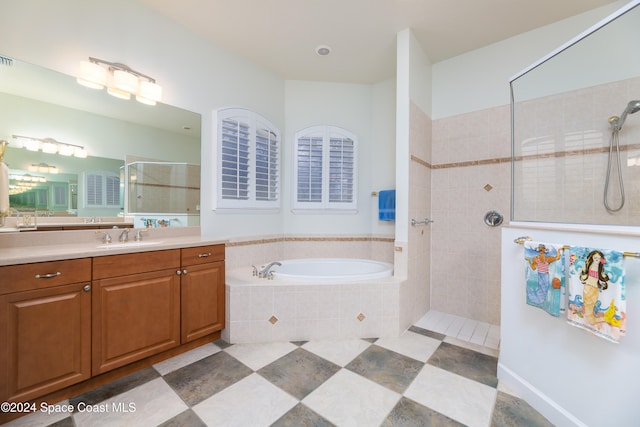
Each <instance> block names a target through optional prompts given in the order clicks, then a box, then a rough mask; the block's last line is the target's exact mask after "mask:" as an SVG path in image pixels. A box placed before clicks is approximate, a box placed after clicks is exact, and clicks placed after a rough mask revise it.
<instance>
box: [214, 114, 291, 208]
mask: <svg viewBox="0 0 640 427" xmlns="http://www.w3.org/2000/svg"><path fill="white" fill-rule="evenodd" d="M216 122H217V133H216V134H217V141H218V144H217V149H218V161H217V165H218V185H217V207H218V208H220V209H225V208H232V209H233V208H235V209H260V208H263V209H274V208H275V209H277V208H279V207H280V131H279V130H278V129H277V128H276V127H275V126H273V125H272V124H271V123H270V122H269V121H268V120H267V119H265V118H264V117H262V116H260V115H259V114H256V113H254V112H252V111H249V110H246V109H242V108H226V109H222V110H219V111H218V112H217V121H216Z"/></svg>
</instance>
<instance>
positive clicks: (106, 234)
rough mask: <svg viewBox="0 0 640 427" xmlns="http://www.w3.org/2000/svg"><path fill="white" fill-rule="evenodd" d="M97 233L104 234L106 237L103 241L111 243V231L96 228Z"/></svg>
mask: <svg viewBox="0 0 640 427" xmlns="http://www.w3.org/2000/svg"><path fill="white" fill-rule="evenodd" d="M96 234H104V238H103V239H102V243H104V244H107V245H108V244H109V243H111V240H113V239H111V235H110V234H109V233H107V232H106V231H102V230H96Z"/></svg>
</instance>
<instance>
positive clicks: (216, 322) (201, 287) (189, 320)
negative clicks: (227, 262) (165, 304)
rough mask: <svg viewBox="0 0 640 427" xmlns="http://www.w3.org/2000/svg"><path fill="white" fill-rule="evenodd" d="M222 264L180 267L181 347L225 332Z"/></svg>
mask: <svg viewBox="0 0 640 427" xmlns="http://www.w3.org/2000/svg"><path fill="white" fill-rule="evenodd" d="M224 286H225V281H224V261H218V262H211V263H208V264H199V265H191V266H186V267H183V270H182V282H181V296H182V298H181V304H182V343H186V342H189V341H192V340H194V339H197V338H200V337H203V336H205V335H208V334H211V333H213V332H216V331H220V330H222V329H223V328H224V323H225V289H224Z"/></svg>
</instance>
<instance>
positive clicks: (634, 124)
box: [511, 6, 640, 226]
mask: <svg viewBox="0 0 640 427" xmlns="http://www.w3.org/2000/svg"><path fill="white" fill-rule="evenodd" d="M638 40H640V7H637V6H635V7H631V8H629V10H628V11H627V12H626V13H624V14H622V15H621V16H619V17H617V18H616V19H614V20H612V21H611V22H609V23H608V24H607V25H604V26H603V27H601V28H599V29H597V30H595V31H587V32H585V34H584V35H583V37H581V38H579V39H576V41H575V42H573V43H569V44H568V45H567V46H565V47H564V48H563V49H559V50H558V51H556V52H554V53H552V54H551V55H549V56H548V57H546V58H544V59H543V60H541V61H539V62H538V63H537V64H534V65H533V66H532V67H530V68H529V69H527V70H525V71H524V72H522V73H520V74H519V75H517V76H515V77H514V78H513V79H512V81H511V96H512V126H513V129H512V130H513V132H512V135H513V141H512V143H513V147H512V155H513V162H512V167H513V170H512V180H513V182H512V191H513V197H512V212H511V213H512V221H534V222H557V223H578V224H609V225H634V226H636V225H640V114H635V115H634V113H636V112H637V111H639V110H640V54H639V53H638V52H639V51H638V47H637V42H638Z"/></svg>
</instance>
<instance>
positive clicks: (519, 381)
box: [498, 362, 588, 427]
mask: <svg viewBox="0 0 640 427" xmlns="http://www.w3.org/2000/svg"><path fill="white" fill-rule="evenodd" d="M498 379H499V380H500V383H501V384H504V385H506V386H507V387H508V388H510V389H512V390H513V391H514V392H516V394H517V395H518V397H520V398H521V399H523V400H524V401H526V402H527V403H528V404H529V405H531V406H532V407H533V408H534V409H535V410H536V411H538V412H540V413H541V414H542V415H543V416H544V417H545V418H546V419H547V420H549V421H550V422H551V423H552V424H554V425H555V426H557V427H588V426H587V424H585V423H583V422H582V421H580V420H579V419H578V418H576V417H575V416H574V415H573V414H571V413H570V412H568V411H566V410H565V409H564V408H563V407H561V406H560V405H558V404H557V403H556V402H554V401H553V400H551V399H550V398H549V396H547V395H546V394H544V393H542V392H541V391H540V390H539V389H537V388H535V387H534V386H533V385H531V384H530V383H529V382H527V381H526V380H525V379H524V378H522V377H520V376H519V375H518V374H516V373H515V372H513V371H512V370H511V369H509V368H507V367H506V366H504V365H503V364H501V363H500V362H498Z"/></svg>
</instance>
